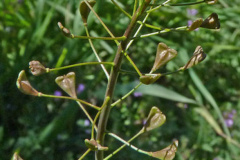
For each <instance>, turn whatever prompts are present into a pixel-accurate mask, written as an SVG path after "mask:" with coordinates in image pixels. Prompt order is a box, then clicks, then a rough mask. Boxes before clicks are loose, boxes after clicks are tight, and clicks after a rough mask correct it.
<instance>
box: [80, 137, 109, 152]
mask: <svg viewBox="0 0 240 160" xmlns="http://www.w3.org/2000/svg"><path fill="white" fill-rule="evenodd" d="M84 142H85V144H86V146H87V147H88V148H89V149H91V150H92V151H97V150H99V151H106V150H108V147H103V146H101V145H100V144H99V143H97V141H95V140H94V139H91V140H88V139H85V141H84Z"/></svg>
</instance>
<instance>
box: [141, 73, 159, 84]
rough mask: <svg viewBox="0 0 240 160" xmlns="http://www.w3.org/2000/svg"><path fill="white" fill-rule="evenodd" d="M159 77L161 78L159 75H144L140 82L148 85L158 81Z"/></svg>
mask: <svg viewBox="0 0 240 160" xmlns="http://www.w3.org/2000/svg"><path fill="white" fill-rule="evenodd" d="M160 77H161V74H145V75H143V76H141V77H140V82H142V83H143V84H146V85H148V84H152V83H154V82H156V80H158V79H159V78H160Z"/></svg>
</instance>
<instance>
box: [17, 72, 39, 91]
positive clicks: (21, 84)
mask: <svg viewBox="0 0 240 160" xmlns="http://www.w3.org/2000/svg"><path fill="white" fill-rule="evenodd" d="M16 84H17V87H18V89H19V90H20V91H21V92H22V93H24V94H28V95H32V96H38V94H39V92H38V91H37V90H35V89H34V88H33V87H32V86H31V84H30V83H29V81H28V79H27V76H26V73H25V71H24V70H22V71H21V72H20V73H19V75H18V79H17V82H16Z"/></svg>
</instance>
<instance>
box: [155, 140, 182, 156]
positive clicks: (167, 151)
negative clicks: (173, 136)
mask: <svg viewBox="0 0 240 160" xmlns="http://www.w3.org/2000/svg"><path fill="white" fill-rule="evenodd" d="M177 147H178V140H175V141H174V142H173V144H171V145H169V146H167V147H166V148H164V149H162V150H160V151H156V152H151V156H152V157H155V158H158V159H161V160H172V159H173V158H174V157H175V154H176V152H177Z"/></svg>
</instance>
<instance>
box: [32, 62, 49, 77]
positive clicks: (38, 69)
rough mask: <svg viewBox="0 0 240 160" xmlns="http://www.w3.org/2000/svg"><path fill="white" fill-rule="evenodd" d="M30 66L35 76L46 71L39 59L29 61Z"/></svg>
mask: <svg viewBox="0 0 240 160" xmlns="http://www.w3.org/2000/svg"><path fill="white" fill-rule="evenodd" d="M29 68H30V69H31V73H32V74H33V75H34V76H39V75H41V74H44V73H46V68H45V67H44V66H43V65H42V64H41V63H40V62H39V61H31V62H29Z"/></svg>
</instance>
